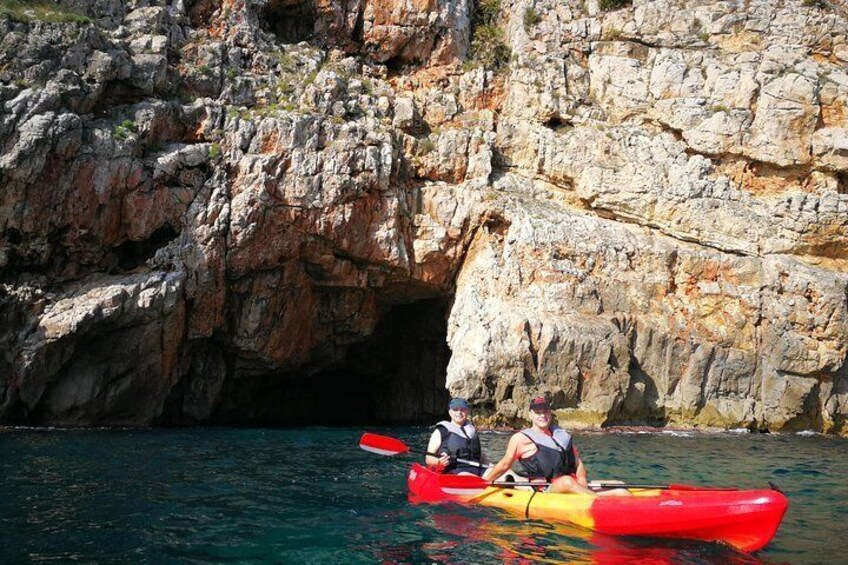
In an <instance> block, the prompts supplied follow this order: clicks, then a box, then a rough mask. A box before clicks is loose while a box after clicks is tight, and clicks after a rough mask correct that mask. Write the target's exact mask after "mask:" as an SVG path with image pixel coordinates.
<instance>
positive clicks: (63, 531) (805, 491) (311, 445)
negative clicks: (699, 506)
mask: <svg viewBox="0 0 848 565" xmlns="http://www.w3.org/2000/svg"><path fill="white" fill-rule="evenodd" d="M372 431H378V432H379V433H384V434H386V435H393V436H395V437H398V438H400V439H402V440H403V441H405V442H407V443H408V444H410V445H413V446H415V447H417V448H419V449H420V448H423V447H424V446H425V445H426V440H427V438H428V437H429V430H428V429H426V428H393V429H382V430H372ZM361 433H362V430H361V429H325V428H303V429H286V430H265V429H254V430H241V429H239V430H236V429H191V430H148V431H116V430H99V431H45V430H0V540H2V542H1V543H0V563H21V562H23V563H25V562H42V561H50V562H88V563H118V562H122V563H125V562H132V563H516V564H517V563H603V564H607V563H608V564H617V563H648V564H665V563H674V564H699V563H710V564H712V563H716V564H718V563H722V564H723V563H737V564H755V563H793V564H806V563H848V541H846V539H848V535H846V534H845V527H846V526H847V525H848V479H846V472H848V441H846V440H843V439H836V438H825V437H818V436H813V437H800V436H775V435H747V434H741V435H734V434H726V435H687V434H684V435H675V434H609V433H608V434H594V433H582V434H577V442H578V446H579V448H580V450H581V454H582V456H583V458H584V460H585V461H586V463H587V466H588V468H589V472H590V478H622V479H626V480H631V481H650V482H689V483H697V484H713V485H734V486H739V487H748V488H755V487H763V486H765V485H766V483H767V481H773V482H775V483H776V484H777V485H779V486H780V487H781V488H782V489H783V490H784V491H785V492H786V493H787V495H788V496H789V499H790V507H789V511H788V513H787V515H786V517H785V518H784V522H783V525H782V526H781V528H780V530H779V531H778V534H777V536H776V537H775V539H774V541H773V542H772V543H771V544H770V545H769V546H768V547H767V548H766V549H765V550H763V551H760V552H758V553H757V554H755V555H753V556H747V555H743V554H740V553H737V552H734V551H732V550H730V549H727V548H725V547H722V546H719V545H715V544H705V543H697V542H670V541H662V540H656V539H635V538H629V539H624V538H613V537H607V536H599V535H593V534H591V533H589V532H586V531H583V530H580V529H578V528H568V527H563V526H552V525H548V524H544V523H541V522H535V521H529V522H528V521H522V520H518V519H514V518H511V517H508V516H506V515H504V514H501V513H499V512H498V511H497V510H493V509H484V508H473V507H461V506H458V505H440V506H430V505H413V504H410V503H408V502H407V499H406V486H405V472H406V469H407V466H408V464H409V463H410V462H411V460H412V458H411V457H399V458H388V457H380V456H378V455H374V454H370V453H367V452H364V451H362V450H360V449H359V448H358V447H357V445H358V440H359V436H360V434H361ZM507 439H508V436H507V435H505V434H496V433H488V434H484V435H483V442H484V449H485V450H486V451H487V452H488V453H490V454H491V455H493V456H497V455H498V454H500V453H501V450H502V449H503V447H504V446H505V443H506V440H507Z"/></svg>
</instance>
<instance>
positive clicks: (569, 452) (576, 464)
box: [483, 396, 630, 496]
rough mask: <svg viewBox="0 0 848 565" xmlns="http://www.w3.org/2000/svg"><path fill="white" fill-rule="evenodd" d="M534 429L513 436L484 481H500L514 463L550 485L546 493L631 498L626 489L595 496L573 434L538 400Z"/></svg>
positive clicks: (533, 410) (533, 406)
mask: <svg viewBox="0 0 848 565" xmlns="http://www.w3.org/2000/svg"><path fill="white" fill-rule="evenodd" d="M529 416H530V422H531V424H532V425H531V427H529V428H527V429H524V430H521V431H520V432H517V433H515V434H513V435H512V437H511V438H510V439H509V443H508V444H507V447H506V453H505V454H504V456H503V458H502V459H501V460H500V461H498V462H497V463H496V464H495V465H494V466H492V467H491V468H489V469H488V470H487V471H486V472H485V473H484V474H483V478H484V479H486V480H490V481H495V480H497V479H498V478H499V477H500V476H501V475H503V474H504V473H506V472H507V471H509V470H510V468H511V467H512V464H513V463H514V462H515V461H518V464H519V466H520V467H521V468H522V469H523V470H524V474H525V475H526V476H527V477H528V478H529V479H531V480H532V479H543V480H545V481H547V482H549V483H550V486H549V487H548V489H547V492H574V493H582V494H590V495H604V496H630V492H629V491H627V490H625V489H615V490H609V491H603V492H595V491H593V490H592V489H590V488H589V483H588V480H587V475H586V467H585V466H584V465H583V461H582V460H581V459H580V455H579V454H578V452H577V448H576V447H575V446H574V441H573V440H572V437H571V434H569V433H568V432H567V431H566V430H564V429H563V428H560V427H559V426H557V425H555V424H554V423H553V414H552V412H551V405H550V403H549V402H548V401H547V399H545V398H543V397H541V396H539V397H536V398H534V399H533V400H531V401H530V413H529Z"/></svg>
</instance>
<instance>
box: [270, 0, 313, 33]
mask: <svg viewBox="0 0 848 565" xmlns="http://www.w3.org/2000/svg"><path fill="white" fill-rule="evenodd" d="M260 17H261V19H262V22H263V27H264V28H265V29H266V30H268V31H270V32H271V33H273V34H274V35H276V36H277V37H278V38H279V40H280V41H281V42H282V43H288V44H292V43H300V42H301V41H308V40H309V39H311V38H312V34H313V32H314V29H315V9H314V8H313V6H312V0H270V1H269V2H268V4H267V6H265V9H264V10H262V14H261V16H260Z"/></svg>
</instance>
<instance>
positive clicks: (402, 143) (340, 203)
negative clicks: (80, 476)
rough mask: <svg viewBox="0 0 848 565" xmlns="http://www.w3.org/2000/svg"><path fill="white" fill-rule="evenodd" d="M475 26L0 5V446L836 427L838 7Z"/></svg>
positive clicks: (462, 7)
mask: <svg viewBox="0 0 848 565" xmlns="http://www.w3.org/2000/svg"><path fill="white" fill-rule="evenodd" d="M496 4H497V3H486V5H485V6H483V5H481V4H480V3H478V2H471V1H470V0H410V1H405V2H399V1H392V0H350V1H347V2H329V1H327V0H225V1H224V2H210V1H205V0H204V1H198V2H190V3H189V2H170V1H168V2H166V1H164V0H163V1H144V2H136V1H126V0H98V1H96V2H79V1H77V0H60V1H59V2H57V10H58V11H59V13H61V14H65V15H66V16H67V17H66V18H64V20H65V21H62V18H59V20H60V21H56V22H41V21H30V20H29V19H26V18H17V17H15V18H13V17H10V16H6V15H3V16H0V105H2V111H0V148H2V151H0V188H2V190H0V345H2V346H3V347H2V348H3V355H2V358H0V423H25V424H34V425H38V424H53V425H102V424H119V425H156V424H160V423H168V424H174V423H186V424H195V423H204V422H210V423H270V424H286V423H303V422H311V421H312V420H310V418H314V417H315V416H314V414H315V410H314V407H315V406H321V407H322V408H323V410H322V413H323V414H324V416H322V417H323V418H325V419H326V418H330V419H332V418H335V420H333V421H337V422H338V423H346V422H348V423H349V422H350V421H353V420H361V421H374V420H383V421H407V422H408V421H428V420H430V419H433V418H436V417H438V416H439V415H440V414H441V413H442V412H443V410H444V403H445V400H446V398H447V396H448V394H449V393H450V394H456V395H463V396H466V397H467V398H468V399H469V400H470V401H471V402H472V403H473V404H474V405H475V410H476V412H477V413H478V414H480V415H481V416H482V417H483V419H484V420H486V421H488V422H490V423H493V424H496V423H500V424H503V423H509V424H515V423H518V421H519V420H521V419H522V418H523V417H524V416H525V415H526V406H527V402H528V400H529V398H531V397H533V396H536V395H538V394H545V395H547V396H549V398H550V399H551V401H552V403H553V405H554V407H555V409H556V410H557V414H558V416H559V418H560V420H561V421H563V422H565V423H567V424H569V425H585V426H608V425H616V424H646V423H647V424H651V425H674V426H683V427H710V428H713V427H715V428H728V427H734V428H736V427H744V428H749V429H769V430H777V431H781V430H788V431H789V430H799V429H814V430H819V431H824V432H833V433H842V434H845V433H848V428H846V425H845V418H846V414H848V364H846V356H848V184H846V183H848V124H846V117H848V107H846V106H847V105H848V71H846V62H848V43H846V42H848V39H846V38H848V19H846V17H848V14H846V13H845V12H846V11H845V10H844V9H842V7H841V5H837V3H833V5H832V6H830V7H829V8H828V7H825V8H822V7H816V6H808V5H807V4H808V3H807V2H804V1H802V0H787V1H785V2H779V3H777V2H771V1H768V0H751V1H750V2H744V3H743V2H706V1H700V0H686V1H679V0H655V1H648V0H634V2H633V3H632V5H631V6H628V7H625V8H624V9H619V10H614V11H609V12H604V11H601V10H600V9H598V6H597V3H596V2H586V3H583V2H579V3H578V2H552V3H543V2H530V3H527V2H523V3H522V2H507V1H502V2H500V3H499V4H497V5H496ZM493 7H495V8H497V9H496V10H494V11H492V9H493ZM477 10H489V11H488V12H486V13H485V14H484V15H485V17H483V16H481V12H479V11H477ZM528 10H533V12H535V16H536V17H534V18H527V17H526V16H527V14H528ZM79 16H85V17H84V18H82V17H79ZM531 22H534V23H531ZM487 41H488V43H486V42H487ZM487 55H492V57H490V58H486V56H487ZM497 57H500V60H499V62H498V64H490V65H489V68H486V66H485V65H484V64H483V61H490V62H491V60H493V59H496V58H497ZM316 423H326V420H318V421H316Z"/></svg>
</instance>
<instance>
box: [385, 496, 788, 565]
mask: <svg viewBox="0 0 848 565" xmlns="http://www.w3.org/2000/svg"><path fill="white" fill-rule="evenodd" d="M431 508H433V509H434V510H433V511H432V513H430V514H429V516H428V518H427V520H426V522H427V525H429V526H432V527H433V528H434V529H435V530H436V531H437V532H438V533H440V534H441V536H438V537H439V538H440V539H439V540H437V541H435V540H434V541H431V542H428V543H425V544H423V545H422V546H421V551H422V553H423V554H424V556H425V557H426V560H427V561H428V562H435V563H445V564H449V563H469V562H476V560H475V557H483V556H482V555H481V553H486V554H488V555H487V557H488V560H489V561H491V560H492V559H493V558H494V559H496V560H497V561H498V562H500V563H505V564H510V565H531V564H534V563H571V564H576V565H619V564H627V563H633V564H636V563H638V564H640V565H719V564H720V565H775V563H776V562H773V561H764V560H763V559H760V558H759V557H757V556H756V555H748V554H744V553H741V552H738V551H736V550H734V549H732V548H729V547H726V546H723V545H720V544H710V543H703V542H695V541H687V540H665V539H656V538H623V537H615V536H607V535H603V534H597V533H594V532H590V531H588V530H585V529H583V528H579V527H577V526H570V525H566V524H548V523H544V522H538V521H520V520H515V519H512V518H509V517H506V516H502V515H498V514H492V513H491V511H490V510H488V509H486V510H482V511H481V512H476V511H472V515H469V514H468V509H465V508H457V507H456V506H455V505H439V506H433V507H431ZM475 546H477V547H478V551H477V552H471V553H470V551H469V550H470V548H474V547H475ZM485 546H488V551H480V549H482V547H485ZM493 549H494V551H495V553H494V554H493V553H492V550H493ZM472 553H476V555H474V554H472ZM406 557H407V558H408V557H410V556H409V555H407V556H406ZM392 562H397V563H401V562H404V563H408V562H410V561H407V560H403V559H401V560H399V561H392Z"/></svg>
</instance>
